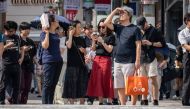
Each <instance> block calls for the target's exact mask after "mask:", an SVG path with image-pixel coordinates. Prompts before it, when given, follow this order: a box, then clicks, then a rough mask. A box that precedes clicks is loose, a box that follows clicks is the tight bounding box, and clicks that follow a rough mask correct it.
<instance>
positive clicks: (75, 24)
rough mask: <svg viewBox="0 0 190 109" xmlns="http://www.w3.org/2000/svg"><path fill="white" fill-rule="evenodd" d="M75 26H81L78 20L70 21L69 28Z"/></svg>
mask: <svg viewBox="0 0 190 109" xmlns="http://www.w3.org/2000/svg"><path fill="white" fill-rule="evenodd" d="M77 24H81V22H80V21H79V20H74V21H72V23H71V25H70V26H72V27H76V26H77Z"/></svg>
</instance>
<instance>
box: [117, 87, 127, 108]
mask: <svg viewBox="0 0 190 109" xmlns="http://www.w3.org/2000/svg"><path fill="white" fill-rule="evenodd" d="M117 90H118V95H119V100H120V102H121V105H126V96H125V88H118V89H117Z"/></svg>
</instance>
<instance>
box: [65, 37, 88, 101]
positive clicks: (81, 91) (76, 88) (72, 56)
mask: <svg viewBox="0 0 190 109" xmlns="http://www.w3.org/2000/svg"><path fill="white" fill-rule="evenodd" d="M67 40H68V39H67ZM80 47H83V48H86V44H85V40H84V38H83V37H73V43H72V47H71V48H70V49H68V51H67V68H66V74H65V82H64V91H63V95H62V97H63V98H73V99H75V98H83V97H85V95H86V91H87V84H88V73H87V71H86V68H85V65H84V62H85V60H84V54H83V53H82V52H80V50H79V48H80Z"/></svg>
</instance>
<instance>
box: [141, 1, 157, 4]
mask: <svg viewBox="0 0 190 109" xmlns="http://www.w3.org/2000/svg"><path fill="white" fill-rule="evenodd" d="M141 2H142V3H143V4H154V3H155V2H158V0H141Z"/></svg>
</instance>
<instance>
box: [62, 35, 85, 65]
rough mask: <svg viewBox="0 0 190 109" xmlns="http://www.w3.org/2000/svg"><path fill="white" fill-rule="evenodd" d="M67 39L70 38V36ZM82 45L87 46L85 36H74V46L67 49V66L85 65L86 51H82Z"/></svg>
mask: <svg viewBox="0 0 190 109" xmlns="http://www.w3.org/2000/svg"><path fill="white" fill-rule="evenodd" d="M66 40H68V37H67V39H66ZM80 47H83V48H86V43H85V40H84V37H75V36H73V41H72V47H71V48H70V49H68V51H67V66H69V67H73V66H83V65H84V62H85V60H84V53H82V52H80V50H79V48H80Z"/></svg>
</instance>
